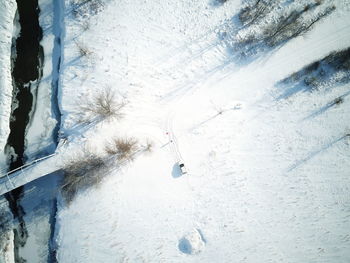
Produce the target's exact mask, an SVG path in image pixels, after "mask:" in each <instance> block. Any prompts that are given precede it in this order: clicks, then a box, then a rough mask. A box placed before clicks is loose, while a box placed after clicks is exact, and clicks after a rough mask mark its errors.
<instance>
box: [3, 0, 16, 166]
mask: <svg viewBox="0 0 350 263" xmlns="http://www.w3.org/2000/svg"><path fill="white" fill-rule="evenodd" d="M16 9H17V5H16V1H15V0H1V1H0V35H1V40H0V71H1V74H0V163H1V170H3V169H5V168H6V167H4V166H2V165H3V164H5V161H6V156H5V155H4V147H5V145H6V142H7V137H8V135H9V133H10V127H9V122H10V114H11V101H12V77H11V45H12V36H13V33H14V26H13V25H14V19H15V13H16Z"/></svg>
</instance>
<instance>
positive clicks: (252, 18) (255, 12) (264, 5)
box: [238, 0, 279, 26]
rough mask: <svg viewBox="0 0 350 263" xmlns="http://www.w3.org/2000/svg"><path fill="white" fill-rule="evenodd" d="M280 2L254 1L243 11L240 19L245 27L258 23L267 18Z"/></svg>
mask: <svg viewBox="0 0 350 263" xmlns="http://www.w3.org/2000/svg"><path fill="white" fill-rule="evenodd" d="M278 2H279V1H266V0H254V1H250V3H249V4H248V5H246V6H245V7H244V8H242V9H241V11H240V12H239V14H238V18H239V20H240V21H241V23H242V24H243V25H245V26H248V25H250V24H253V23H255V22H258V21H259V20H260V19H261V18H263V17H264V16H266V15H267V14H268V13H269V12H270V11H271V10H272V9H273V8H274V6H275V5H276V4H277V3H278Z"/></svg>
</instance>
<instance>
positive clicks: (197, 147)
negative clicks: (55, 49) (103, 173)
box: [56, 0, 350, 262]
mask: <svg viewBox="0 0 350 263" xmlns="http://www.w3.org/2000/svg"><path fill="white" fill-rule="evenodd" d="M65 3H66V8H67V11H66V14H67V15H66V17H65V28H66V37H65V39H64V42H63V43H64V62H63V63H64V64H63V65H64V67H63V71H62V86H61V87H62V91H61V92H62V94H61V103H62V108H63V109H64V111H63V113H64V117H63V122H62V124H63V128H64V130H65V133H66V134H68V135H69V141H70V142H71V145H73V146H74V145H76V146H79V145H82V143H87V144H89V145H90V148H93V149H96V151H97V152H98V151H100V150H102V149H103V145H104V142H105V141H106V140H108V139H109V138H111V137H112V136H114V135H121V136H123V135H128V136H135V137H136V138H141V139H142V140H145V139H147V138H148V139H151V140H152V141H154V143H155V146H154V150H153V152H152V153H151V154H141V155H139V156H138V157H137V158H136V159H135V161H133V162H131V163H129V164H127V165H126V166H124V167H122V168H120V169H116V170H115V171H114V172H112V173H111V174H110V175H109V176H108V177H106V179H105V180H104V181H103V183H102V184H101V185H100V186H99V187H97V188H91V189H89V190H87V191H84V192H82V193H80V194H79V195H78V197H77V198H76V200H75V201H73V203H72V204H71V205H70V206H65V205H63V204H61V205H60V206H59V209H58V215H57V222H58V224H57V226H56V234H57V240H56V241H57V245H58V254H57V256H58V261H59V262H349V260H350V252H349V251H350V250H349V247H350V232H349V229H350V218H349V216H350V210H349V207H350V206H349V205H350V196H349V187H350V179H349V177H348V173H349V171H350V159H349V144H350V141H349V137H348V136H345V134H347V133H348V128H349V126H348V120H349V119H348V115H349V110H350V103H349V102H348V99H347V98H345V101H344V103H343V104H341V105H339V106H336V107H333V108H331V109H329V110H328V111H326V112H324V113H323V114H321V115H316V116H315V117H313V118H306V119H305V117H307V116H309V115H310V114H311V115H312V114H313V113H314V112H315V111H317V110H319V109H320V108H322V107H323V106H325V105H327V103H329V102H330V101H332V100H334V99H335V98H337V97H339V96H340V95H342V94H344V93H345V92H347V91H348V89H349V84H345V85H341V86H339V87H336V88H334V89H331V90H328V91H322V90H320V91H318V92H314V93H300V94H296V95H295V96H293V97H291V98H289V99H285V100H279V101H278V100H276V98H277V97H278V95H279V94H280V93H281V91H280V90H278V88H277V87H276V86H275V84H276V82H278V81H279V80H281V79H283V78H284V77H287V76H288V75H290V74H292V73H293V72H295V71H298V70H300V69H301V68H302V67H303V66H305V65H307V64H309V63H311V62H313V61H315V60H318V59H321V58H323V57H325V56H326V55H328V54H329V53H330V52H332V51H334V50H339V49H344V48H346V47H349V46H350V20H349V19H348V17H349V12H350V7H349V4H348V3H347V2H346V1H334V3H335V4H336V7H337V9H336V11H335V12H333V13H332V14H331V15H329V16H328V17H326V18H324V19H323V20H321V21H319V22H318V23H317V24H316V25H315V26H314V27H313V28H312V29H311V30H310V31H309V32H308V33H306V34H304V35H302V36H301V37H298V38H296V39H292V40H290V41H289V42H288V43H287V44H285V45H283V46H282V47H280V48H278V49H276V50H274V51H273V52H267V53H266V55H265V56H263V57H261V58H259V59H256V60H255V61H253V62H252V63H250V64H248V65H244V66H243V65H242V66H240V65H239V64H238V65H237V64H235V63H234V61H232V59H231V58H230V53H229V52H227V49H226V46H225V45H223V44H222V43H221V42H220V40H219V38H218V37H217V33H216V32H218V30H219V29H220V28H221V27H222V26H223V25H224V24H225V23H227V20H228V19H230V18H231V17H233V16H234V15H235V14H237V12H238V11H239V9H240V8H241V3H240V1H234V0H229V1H227V2H226V3H225V4H223V5H215V4H213V3H212V2H208V1H203V0H196V1H170V0H169V1H168V0H165V1H157V0H153V1H127V0H121V1H108V3H107V4H106V5H105V7H104V9H103V11H101V12H99V13H98V14H97V15H95V16H89V18H86V17H82V16H79V15H78V17H77V18H75V17H74V16H73V15H72V13H69V10H70V8H71V5H70V1H69V0H66V1H65ZM77 43H79V44H78V45H80V46H84V48H86V49H87V50H89V52H90V54H89V55H88V56H84V57H79V50H78V45H77ZM105 87H111V88H113V89H115V90H116V91H117V92H118V94H119V95H120V96H121V97H124V98H126V99H127V100H128V102H129V103H128V105H127V106H126V108H125V109H124V112H125V117H124V119H123V120H121V121H115V122H105V123H100V124H98V125H96V126H95V127H93V128H91V129H89V130H87V131H85V130H84V131H83V132H81V130H79V129H78V128H77V127H76V126H75V122H76V116H77V111H78V110H79V109H78V107H77V104H79V103H83V102H84V99H85V98H86V97H90V96H93V94H95V93H97V92H98V91H99V90H101V89H103V88H105ZM73 146H72V147H73ZM179 158H182V159H183V160H184V162H185V165H186V166H187V169H188V171H189V172H188V174H185V175H181V174H180V173H179V170H178V167H177V165H176V162H177V161H178V160H179Z"/></svg>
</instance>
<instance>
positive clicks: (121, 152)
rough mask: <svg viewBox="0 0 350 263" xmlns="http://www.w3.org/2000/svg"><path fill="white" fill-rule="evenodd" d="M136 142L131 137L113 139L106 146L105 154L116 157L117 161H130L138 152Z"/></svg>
mask: <svg viewBox="0 0 350 263" xmlns="http://www.w3.org/2000/svg"><path fill="white" fill-rule="evenodd" d="M137 143H138V141H137V140H136V139H135V138H132V137H130V138H129V137H124V138H113V139H112V140H111V141H110V142H109V143H108V144H107V145H106V146H105V152H106V153H107V154H109V155H116V156H117V159H118V160H119V161H124V160H132V159H133V156H134V154H135V153H136V151H137V150H138V146H137Z"/></svg>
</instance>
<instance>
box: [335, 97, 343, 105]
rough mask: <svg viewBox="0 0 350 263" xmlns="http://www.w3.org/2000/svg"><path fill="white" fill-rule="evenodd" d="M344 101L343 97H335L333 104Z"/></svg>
mask: <svg viewBox="0 0 350 263" xmlns="http://www.w3.org/2000/svg"><path fill="white" fill-rule="evenodd" d="M343 102H344V99H343V98H342V97H338V98H336V99H335V100H334V102H333V103H334V104H336V105H340V104H342V103H343Z"/></svg>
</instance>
